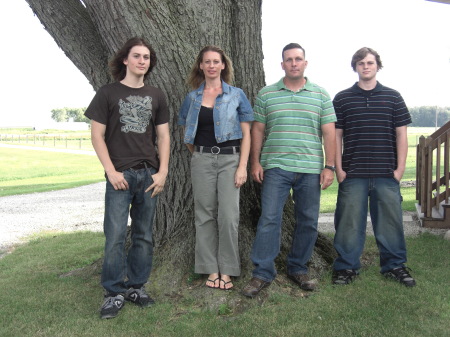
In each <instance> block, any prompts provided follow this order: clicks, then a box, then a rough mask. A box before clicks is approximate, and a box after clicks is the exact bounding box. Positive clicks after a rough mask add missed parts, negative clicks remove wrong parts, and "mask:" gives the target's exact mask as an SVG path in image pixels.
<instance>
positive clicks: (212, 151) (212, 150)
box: [211, 146, 220, 154]
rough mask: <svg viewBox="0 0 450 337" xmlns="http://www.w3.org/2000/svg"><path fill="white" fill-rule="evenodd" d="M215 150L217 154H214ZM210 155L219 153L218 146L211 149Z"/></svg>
mask: <svg viewBox="0 0 450 337" xmlns="http://www.w3.org/2000/svg"><path fill="white" fill-rule="evenodd" d="M215 149H217V152H214V151H216V150H215ZM211 153H212V154H219V153H220V147H218V146H213V147H212V148H211Z"/></svg>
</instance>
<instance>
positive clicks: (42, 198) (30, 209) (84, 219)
mask: <svg viewBox="0 0 450 337" xmlns="http://www.w3.org/2000/svg"><path fill="white" fill-rule="evenodd" d="M104 193H105V183H104V182H101V183H97V184H92V185H87V186H82V187H76V188H71V189H66V190H60V191H51V192H43V193H32V194H24V195H14V196H8V197H0V219H1V226H0V256H2V255H4V254H5V253H6V252H8V251H10V250H11V249H12V248H13V247H14V245H16V244H18V243H21V242H26V241H27V240H28V239H29V237H30V236H31V235H33V234H35V233H40V232H61V231H64V232H73V231H80V230H82V231H102V230H103V211H104ZM403 220H404V228H405V234H406V235H417V234H419V233H422V232H425V231H428V232H432V233H435V234H439V235H441V234H442V235H443V234H444V233H445V232H446V230H442V229H441V230H430V229H426V228H423V227H420V223H419V221H417V218H416V216H415V215H414V213H413V212H404V215H403ZM369 221H370V219H369ZM371 227H372V226H371V225H370V223H369V225H368V226H367V234H368V235H373V232H372V228H371ZM319 231H321V232H334V225H333V214H329V213H328V214H321V215H320V218H319Z"/></svg>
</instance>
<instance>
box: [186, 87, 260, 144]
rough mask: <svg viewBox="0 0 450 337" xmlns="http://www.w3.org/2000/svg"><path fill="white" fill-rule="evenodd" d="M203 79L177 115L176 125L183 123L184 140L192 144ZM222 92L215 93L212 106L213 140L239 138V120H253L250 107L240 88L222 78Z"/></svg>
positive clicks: (220, 140)
mask: <svg viewBox="0 0 450 337" xmlns="http://www.w3.org/2000/svg"><path fill="white" fill-rule="evenodd" d="M204 88H205V82H203V83H202V84H201V85H200V87H199V88H198V89H196V90H193V91H191V92H189V93H188V94H187V95H186V98H185V99H184V102H183V104H182V105H181V108H180V111H179V114H178V125H184V126H185V135H184V142H185V143H186V144H194V139H195V134H196V133H197V125H198V115H199V112H200V107H201V105H202V98H203V89H204ZM222 91H223V93H222V94H220V95H219V96H217V98H216V102H215V104H214V108H213V119H214V134H215V137H216V141H217V143H223V142H225V141H228V140H233V139H241V138H242V130H241V125H240V123H241V122H251V121H253V110H252V106H251V105H250V102H249V101H248V99H247V97H246V96H245V94H244V92H243V91H242V89H239V88H236V87H233V86H231V85H228V84H227V83H225V82H224V81H222Z"/></svg>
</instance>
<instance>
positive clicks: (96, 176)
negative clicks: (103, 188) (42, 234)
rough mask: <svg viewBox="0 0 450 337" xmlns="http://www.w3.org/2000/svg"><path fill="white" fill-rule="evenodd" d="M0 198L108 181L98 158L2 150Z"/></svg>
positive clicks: (0, 149) (0, 150)
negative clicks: (105, 179)
mask: <svg viewBox="0 0 450 337" xmlns="http://www.w3.org/2000/svg"><path fill="white" fill-rule="evenodd" d="M0 158H2V165H0V197H1V196H7V195H15V194H24V193H33V192H44V191H52V190H61V189H65V188H71V187H77V186H83V185H86V184H92V183H95V182H99V181H102V180H104V176H103V174H104V173H103V167H102V166H101V164H100V162H99V160H98V159H97V157H96V156H89V155H82V154H79V155H78V154H67V153H56V152H45V151H34V150H23V149H9V148H0Z"/></svg>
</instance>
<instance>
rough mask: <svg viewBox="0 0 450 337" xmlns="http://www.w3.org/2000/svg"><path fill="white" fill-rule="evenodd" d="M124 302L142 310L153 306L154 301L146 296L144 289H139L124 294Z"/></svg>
mask: <svg viewBox="0 0 450 337" xmlns="http://www.w3.org/2000/svg"><path fill="white" fill-rule="evenodd" d="M125 300H126V301H127V302H133V303H134V304H136V305H138V306H140V307H142V308H144V307H148V306H149V305H152V304H155V301H154V300H153V299H152V298H151V297H150V296H149V295H148V294H147V292H146V291H145V288H144V287H141V288H139V289H135V288H130V289H128V290H127V292H126V293H125Z"/></svg>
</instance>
